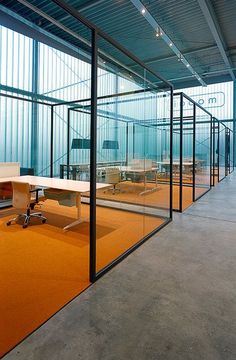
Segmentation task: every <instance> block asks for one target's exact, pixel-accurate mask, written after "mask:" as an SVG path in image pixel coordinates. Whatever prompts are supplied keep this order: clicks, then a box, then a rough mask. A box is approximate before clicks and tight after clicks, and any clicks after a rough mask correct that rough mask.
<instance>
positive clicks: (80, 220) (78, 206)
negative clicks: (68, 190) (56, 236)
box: [63, 193, 88, 230]
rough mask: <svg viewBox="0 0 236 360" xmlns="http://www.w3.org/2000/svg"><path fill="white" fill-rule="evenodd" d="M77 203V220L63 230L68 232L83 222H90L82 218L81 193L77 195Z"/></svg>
mask: <svg viewBox="0 0 236 360" xmlns="http://www.w3.org/2000/svg"><path fill="white" fill-rule="evenodd" d="M75 203H76V211H77V220H75V221H73V222H72V223H71V224H69V225H67V226H65V227H64V228H63V230H68V229H70V228H72V227H73V226H76V225H78V224H81V223H82V222H85V221H88V219H85V218H82V217H81V194H80V193H76V200H75Z"/></svg>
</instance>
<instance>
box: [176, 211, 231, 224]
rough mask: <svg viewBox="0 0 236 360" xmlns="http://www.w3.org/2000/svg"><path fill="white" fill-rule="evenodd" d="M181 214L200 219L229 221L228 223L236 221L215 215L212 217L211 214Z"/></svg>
mask: <svg viewBox="0 0 236 360" xmlns="http://www.w3.org/2000/svg"><path fill="white" fill-rule="evenodd" d="M182 215H183V216H193V217H199V218H202V219H209V220H214V221H224V222H229V223H236V220H235V221H232V220H226V219H221V218H216V217H212V216H205V215H197V214H193V213H187V214H184V213H183V214H182Z"/></svg>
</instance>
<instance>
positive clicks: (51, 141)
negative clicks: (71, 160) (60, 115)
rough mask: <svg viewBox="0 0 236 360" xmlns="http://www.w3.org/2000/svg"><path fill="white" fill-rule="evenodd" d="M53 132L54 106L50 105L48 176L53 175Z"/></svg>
mask: <svg viewBox="0 0 236 360" xmlns="http://www.w3.org/2000/svg"><path fill="white" fill-rule="evenodd" d="M53 132H54V106H53V105H51V134H50V177H51V178H52V177H53V147H54V144H53V138H54V137H53Z"/></svg>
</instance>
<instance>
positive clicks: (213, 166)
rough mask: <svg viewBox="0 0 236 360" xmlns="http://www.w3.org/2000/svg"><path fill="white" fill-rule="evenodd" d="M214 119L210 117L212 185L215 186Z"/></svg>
mask: <svg viewBox="0 0 236 360" xmlns="http://www.w3.org/2000/svg"><path fill="white" fill-rule="evenodd" d="M215 125H216V124H215V118H214V117H212V177H213V179H212V185H213V186H215V162H216V159H215V152H216V145H215V131H216V127H215Z"/></svg>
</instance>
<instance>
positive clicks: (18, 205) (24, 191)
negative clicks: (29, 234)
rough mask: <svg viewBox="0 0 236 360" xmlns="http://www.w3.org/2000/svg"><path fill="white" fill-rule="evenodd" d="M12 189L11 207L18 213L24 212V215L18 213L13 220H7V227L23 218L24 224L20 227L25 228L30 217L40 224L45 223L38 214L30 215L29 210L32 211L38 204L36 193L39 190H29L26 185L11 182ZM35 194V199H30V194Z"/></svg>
mask: <svg viewBox="0 0 236 360" xmlns="http://www.w3.org/2000/svg"><path fill="white" fill-rule="evenodd" d="M12 189H13V200H12V206H13V207H14V208H15V209H17V210H20V211H25V209H26V212H25V213H22V212H20V213H19V214H18V215H17V216H16V217H15V218H14V219H11V220H9V221H8V222H7V223H6V224H7V226H9V225H11V223H12V222H13V221H14V222H16V221H17V220H19V219H21V218H24V223H23V225H22V227H23V229H25V228H27V226H28V225H29V222H30V219H31V218H32V217H34V218H39V219H40V220H41V221H42V223H43V224H44V223H45V222H46V218H45V217H44V216H42V214H41V213H40V212H37V213H31V212H30V210H33V209H34V206H35V205H36V204H37V203H38V201H39V197H38V193H39V191H40V189H33V190H31V188H30V185H29V184H28V183H21V182H12ZM34 192H35V193H36V197H35V198H33V199H32V198H31V194H32V193H34Z"/></svg>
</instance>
